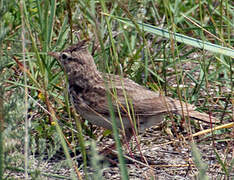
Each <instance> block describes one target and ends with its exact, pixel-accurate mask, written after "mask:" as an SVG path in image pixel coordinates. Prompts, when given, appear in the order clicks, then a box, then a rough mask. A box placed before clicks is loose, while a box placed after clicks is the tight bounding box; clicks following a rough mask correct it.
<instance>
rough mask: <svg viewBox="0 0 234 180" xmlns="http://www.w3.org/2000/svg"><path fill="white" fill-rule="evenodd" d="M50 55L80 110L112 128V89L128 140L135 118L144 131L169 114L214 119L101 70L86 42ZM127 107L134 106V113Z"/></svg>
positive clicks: (115, 110) (119, 122)
mask: <svg viewBox="0 0 234 180" xmlns="http://www.w3.org/2000/svg"><path fill="white" fill-rule="evenodd" d="M49 55H51V56H53V57H55V58H56V59H58V60H59V61H60V63H61V64H62V66H63V68H64V70H65V72H66V73H67V75H68V81H69V92H70V96H71V99H72V101H73V104H74V106H75V108H76V110H77V112H78V113H79V114H80V115H81V116H83V117H84V118H85V119H87V120H88V121H89V122H91V123H92V124H96V125H98V126H102V127H104V128H107V129H111V128H112V125H111V120H110V115H109V108H108V101H107V97H106V94H107V93H106V92H107V91H109V92H110V94H111V95H112V103H113V107H114V112H115V115H116V117H117V124H118V127H119V128H121V129H124V130H125V133H126V136H127V138H128V139H129V138H130V137H131V136H132V132H133V131H132V127H133V126H132V123H131V121H133V119H134V118H135V120H136V124H137V126H138V127H139V129H140V130H145V129H146V128H149V127H151V126H153V125H156V124H159V123H161V122H162V121H163V116H164V115H165V114H169V113H175V114H180V115H184V116H189V117H191V118H194V119H198V120H202V121H205V122H210V118H212V119H213V120H214V118H213V117H209V115H208V114H206V113H200V112H197V111H194V109H195V107H194V106H193V105H191V104H185V103H183V102H180V101H178V100H175V99H172V98H169V97H165V96H161V95H160V94H159V93H158V92H153V91H150V90H148V89H146V88H145V87H143V86H140V85H138V84H137V83H135V82H134V81H132V80H130V79H128V78H122V77H120V76H118V75H113V74H105V73H101V72H99V71H98V70H97V67H96V65H95V63H94V60H93V57H92V56H91V54H90V53H89V52H88V50H87V48H86V45H85V41H81V42H79V43H78V44H76V45H73V46H71V47H69V48H68V49H66V50H64V51H62V52H61V53H56V52H51V53H49ZM105 82H107V83H106V84H107V86H106V84H105ZM106 87H108V88H106ZM127 107H130V112H131V113H130V114H129V111H128V110H127V109H128V108H127ZM131 107H133V108H131ZM182 107H183V108H182ZM182 109H183V110H182ZM119 114H121V118H119ZM133 114H134V115H133ZM120 119H122V122H123V123H121V121H120ZM123 126H124V128H122V127H123Z"/></svg>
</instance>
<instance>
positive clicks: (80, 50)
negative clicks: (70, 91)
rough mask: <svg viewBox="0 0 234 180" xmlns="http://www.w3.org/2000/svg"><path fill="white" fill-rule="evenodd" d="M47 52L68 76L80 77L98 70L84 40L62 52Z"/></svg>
mask: <svg viewBox="0 0 234 180" xmlns="http://www.w3.org/2000/svg"><path fill="white" fill-rule="evenodd" d="M48 54H49V55H50V56H53V57H54V58H56V59H57V60H58V61H59V62H60V64H61V65H62V67H63V68H64V70H65V71H66V73H67V74H68V76H70V75H72V76H75V77H78V76H79V77H82V76H86V75H88V73H95V72H98V71H97V68H96V65H95V63H94V60H93V57H92V56H91V54H90V53H89V51H88V49H87V45H86V41H85V40H84V41H81V42H79V43H77V44H75V45H72V46H71V47H69V48H67V49H65V50H64V51H62V52H49V53H48Z"/></svg>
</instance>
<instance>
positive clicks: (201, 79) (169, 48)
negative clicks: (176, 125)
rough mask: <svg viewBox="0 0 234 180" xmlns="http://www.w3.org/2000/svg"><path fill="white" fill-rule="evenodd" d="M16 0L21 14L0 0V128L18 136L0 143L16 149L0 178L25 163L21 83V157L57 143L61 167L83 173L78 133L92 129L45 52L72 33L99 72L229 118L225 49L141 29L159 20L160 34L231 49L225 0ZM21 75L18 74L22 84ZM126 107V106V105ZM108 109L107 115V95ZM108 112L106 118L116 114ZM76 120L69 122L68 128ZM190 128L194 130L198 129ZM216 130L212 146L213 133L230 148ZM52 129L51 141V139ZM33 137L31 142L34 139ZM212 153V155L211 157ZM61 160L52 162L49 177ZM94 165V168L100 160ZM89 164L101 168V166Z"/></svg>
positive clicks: (229, 65)
mask: <svg viewBox="0 0 234 180" xmlns="http://www.w3.org/2000/svg"><path fill="white" fill-rule="evenodd" d="M22 2H24V4H23V6H22V8H23V9H22V10H23V12H22V11H21V12H20V11H19V3H18V1H15V0H9V1H1V3H0V17H1V22H0V23H1V24H0V45H1V49H0V54H1V62H0V73H1V78H0V79H1V80H2V81H1V82H0V83H1V86H3V87H4V91H3V93H4V96H3V97H4V98H3V100H4V102H3V103H2V105H3V109H4V112H6V114H5V115H4V119H3V118H1V119H0V120H1V126H0V127H2V125H3V121H4V131H3V132H4V133H3V134H1V135H3V137H2V138H3V139H8V138H9V142H11V141H13V140H14V143H15V140H16V144H14V145H10V146H9V144H7V145H6V144H4V143H3V144H0V146H1V147H0V150H3V151H4V152H5V153H10V154H11V153H12V152H18V153H19V155H17V158H18V164H14V163H13V162H14V161H13V159H14V158H13V157H10V156H7V157H5V163H6V164H5V165H4V163H3V161H0V176H1V174H3V173H1V172H3V171H4V167H7V169H8V170H10V171H11V172H14V171H16V170H15V169H17V168H15V167H19V169H18V170H19V171H24V170H25V169H24V166H23V164H24V159H23V158H22V156H21V155H22V152H23V151H22V149H21V148H22V144H21V143H19V142H23V141H24V140H23V138H22V137H21V135H22V134H23V132H24V131H25V129H24V128H25V127H24V125H23V124H22V120H23V114H22V113H21V110H22V109H21V108H22V106H23V104H22V102H23V96H22V94H23V92H24V88H26V89H28V94H29V96H28V97H26V98H28V102H26V104H24V105H25V106H27V111H28V113H27V116H26V117H27V118H29V119H30V120H31V124H30V125H31V126H29V127H28V128H27V130H28V132H29V147H28V148H27V150H25V151H28V152H29V157H30V155H31V154H34V155H35V157H33V158H36V154H39V155H40V153H38V152H37V151H38V149H39V146H40V145H39V142H41V140H45V141H46V144H45V145H43V146H45V147H44V148H43V149H44V154H48V157H50V154H51V159H52V157H53V156H52V154H53V155H54V154H56V152H57V151H58V149H59V147H62V148H63V152H64V154H65V157H66V160H64V161H65V162H68V164H66V163H65V164H66V165H65V166H66V167H67V168H70V169H72V170H73V171H74V172H75V174H73V175H72V173H71V174H69V175H68V176H71V178H73V179H74V178H76V177H77V178H79V179H83V177H84V178H86V179H88V174H89V172H88V167H87V166H88V160H87V159H86V156H87V153H86V149H87V148H88V144H89V143H87V142H86V141H85V140H84V139H85V138H84V137H83V134H85V135H89V136H90V137H94V138H95V134H92V133H91V132H92V131H90V130H89V126H87V122H86V121H85V122H84V123H83V121H80V119H79V117H78V116H77V115H75V113H73V110H72V106H71V105H70V103H69V98H68V92H67V85H66V78H65V76H64V73H63V72H62V70H61V67H60V66H59V64H58V63H57V62H56V60H54V59H53V58H51V57H48V56H47V52H49V51H61V50H63V49H64V48H65V47H67V46H69V45H70V44H72V43H75V42H77V39H76V36H75V34H78V36H79V38H80V39H89V40H90V44H89V50H90V52H92V54H93V56H94V59H95V63H96V64H97V66H98V68H99V70H100V71H103V72H107V73H113V74H119V75H122V76H124V77H129V78H130V79H132V80H134V81H136V82H137V83H139V84H141V85H145V86H147V87H148V88H150V89H151V90H154V91H161V92H164V94H165V95H168V96H171V97H173V98H177V99H181V100H184V101H187V102H189V103H193V104H196V105H197V107H198V110H201V111H205V112H207V113H210V114H211V115H213V116H216V117H217V118H219V119H220V120H221V122H222V123H223V124H225V123H227V122H229V121H231V120H232V119H233V108H232V102H231V101H232V97H233V59H232V56H226V55H225V54H216V53H213V52H212V51H211V52H210V51H207V50H205V49H206V48H203V49H199V48H194V47H192V46H190V44H189V43H183V42H176V41H175V38H173V37H171V35H172V34H169V36H168V37H167V38H165V37H162V36H160V35H156V34H153V33H152V32H149V31H147V28H146V27H144V26H143V25H142V23H145V24H147V25H153V26H159V27H160V28H161V29H164V30H165V31H170V32H173V33H178V34H180V35H186V36H190V37H193V38H194V39H199V40H201V41H202V42H210V43H212V44H215V45H217V46H221V47H226V48H229V49H231V50H233V31H232V29H233V26H234V25H233V19H234V18H233V7H232V4H231V2H230V1H227V0H226V1H213V2H211V1H201V0H199V1H193V0H191V1H180V0H179V1H161V0H157V1H151V0H149V1H141V2H138V1H133V0H129V1H126V2H123V1H103V0H100V1H84V0H80V1H70V0H67V1H65V0H61V1H56V0H52V1H49V0H42V1H37V0H31V1H22ZM196 2H198V3H196ZM105 13H106V14H109V15H111V16H112V17H119V18H125V19H128V20H129V22H130V23H131V26H128V25H126V24H125V23H123V22H119V21H117V20H116V19H114V18H111V17H109V16H106V15H105ZM21 17H22V18H23V19H22V20H21ZM23 23H25V41H24V43H25V63H26V65H23V61H22V60H23V56H24V50H23V49H24V48H22V45H21V43H22V41H23V39H22V38H21V36H20V34H21V31H22V30H23V29H22V28H23V26H22V25H23ZM22 73H26V78H25V80H26V82H24V77H23V76H22ZM129 105H130V106H131V104H129ZM129 109H130V110H129V111H131V112H132V110H131V107H129ZM110 112H112V110H111V101H110ZM131 112H129V114H131ZM111 115H112V119H114V114H113V113H111ZM74 119H75V122H76V126H77V128H75V127H76V126H74ZM195 127H196V128H197V129H199V127H198V126H196V125H195ZM186 129H187V131H188V132H190V130H189V129H192V130H191V133H193V132H195V130H194V128H193V127H191V125H187V126H186ZM114 132H115V136H114V137H115V140H116V141H117V149H118V150H119V155H120V156H119V161H120V162H121V171H122V178H125V179H128V172H127V167H126V164H125V162H124V160H122V159H123V155H122V152H121V151H122V145H121V144H120V143H119V141H118V133H117V129H116V128H114ZM216 132H217V133H220V134H221V135H220V136H218V137H213V144H214V146H213V149H214V152H215V153H216V146H215V145H216V144H218V143H219V142H218V141H217V140H220V141H223V142H225V143H226V144H228V145H229V142H228V141H226V138H227V139H230V138H231V130H217V131H216ZM77 133H78V136H76V134H77ZM55 136H56V137H57V138H54V137H55ZM58 137H59V138H58ZM218 138H219V139H218ZM0 140H1V139H0ZM32 142H35V146H33V143H32ZM203 143H205V142H203ZM19 144H20V145H19ZM18 147H21V148H18ZM228 147H229V148H230V146H228ZM78 151H80V152H82V155H83V162H81V163H80V162H78V161H76V159H72V158H71V157H70V156H71V154H76V153H77V152H78ZM194 152H197V151H196V150H194ZM228 153H229V151H227V152H226V154H225V153H224V155H225V156H227V154H228ZM42 154H43V152H42ZM42 154H41V155H42ZM93 154H95V153H93ZM216 154H217V153H216ZM196 155H197V156H196V158H197V159H198V161H197V162H198V163H199V162H202V161H200V157H199V153H196ZM95 156H97V154H95ZM0 157H2V156H1V153H0ZM216 157H217V159H220V157H219V156H218V154H217V156H216ZM94 158H96V159H98V158H97V157H94ZM6 159H8V160H9V161H6ZM51 159H50V158H48V159H47V160H46V161H48V162H49V160H51ZM0 160H1V158H0ZM14 160H15V159H14ZM31 161H32V159H31V158H29V162H28V163H29V164H28V165H27V167H28V168H29V170H28V173H29V176H32V174H33V172H36V170H37V168H39V167H40V163H38V165H36V167H31V166H30V164H31ZM41 161H43V160H41ZM61 162H63V161H62V160H61ZM222 162H223V161H222V160H219V164H220V166H222V171H223V172H224V174H225V176H226V178H227V177H228V176H229V175H230V173H229V172H230V171H231V170H230V168H229V167H228V166H229V164H231V162H226V163H222ZM61 164H62V163H61ZM61 164H60V165H58V166H54V169H55V171H54V172H55V173H54V175H56V170H58V169H59V168H60V166H62V165H61ZM95 164H96V166H98V163H95ZM195 164H196V163H195ZM81 167H83V169H81ZM94 169H95V168H94ZM96 169H98V170H100V167H98V168H96ZM198 169H199V165H198ZM202 170H204V168H203V169H202ZM4 172H5V176H4V177H6V176H7V174H8V173H9V172H7V171H6V170H5V171H4ZM82 172H84V174H85V175H84V176H82ZM205 173H206V172H205ZM43 174H44V175H45V174H46V172H41V173H39V175H38V176H43ZM49 176H50V175H49ZM75 176H76V177H75ZM204 176H205V175H204ZM51 177H53V175H52V174H51ZM66 177H67V176H66Z"/></svg>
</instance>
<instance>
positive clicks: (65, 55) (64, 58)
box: [61, 52, 71, 60]
mask: <svg viewBox="0 0 234 180" xmlns="http://www.w3.org/2000/svg"><path fill="white" fill-rule="evenodd" d="M61 58H62V59H63V60H66V59H68V60H69V59H70V58H71V56H70V55H69V54H68V53H65V52H64V53H63V54H62V55H61Z"/></svg>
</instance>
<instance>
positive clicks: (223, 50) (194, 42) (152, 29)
mask: <svg viewBox="0 0 234 180" xmlns="http://www.w3.org/2000/svg"><path fill="white" fill-rule="evenodd" d="M105 15H107V16H111V17H112V18H114V19H116V20H118V21H120V22H122V23H125V24H128V25H130V26H133V27H135V25H134V23H133V22H131V21H130V20H129V19H126V18H121V17H117V16H112V15H109V14H105ZM136 23H137V24H138V25H139V27H140V28H142V30H144V31H147V32H149V33H153V34H156V35H159V36H162V37H165V38H168V39H170V38H173V39H174V40H176V41H178V42H181V43H185V44H187V45H191V46H194V47H197V48H201V49H205V50H208V51H211V52H214V53H219V54H223V55H226V56H230V57H233V58H234V50H233V49H230V48H227V47H222V46H219V45H217V44H213V43H210V42H207V41H202V40H200V39H195V38H192V37H189V36H185V35H183V34H179V33H173V32H171V31H168V30H166V29H163V28H160V27H156V26H152V25H150V24H146V23H139V22H136Z"/></svg>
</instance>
